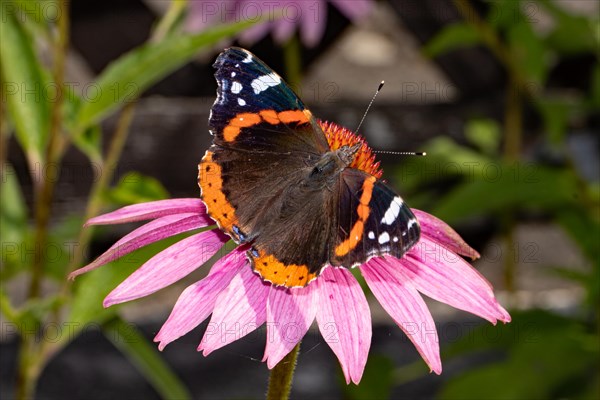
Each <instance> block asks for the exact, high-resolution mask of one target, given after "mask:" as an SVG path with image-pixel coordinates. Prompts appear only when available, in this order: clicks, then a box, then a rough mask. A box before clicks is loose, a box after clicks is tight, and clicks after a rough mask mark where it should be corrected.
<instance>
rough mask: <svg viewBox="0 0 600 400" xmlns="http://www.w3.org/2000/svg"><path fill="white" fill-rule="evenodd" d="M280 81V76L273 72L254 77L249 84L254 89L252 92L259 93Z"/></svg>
mask: <svg viewBox="0 0 600 400" xmlns="http://www.w3.org/2000/svg"><path fill="white" fill-rule="evenodd" d="M280 83H281V78H280V77H279V75H277V74H276V73H275V72H272V73H270V74H268V75H263V76H259V77H258V78H256V79H254V80H253V81H252V83H251V84H250V86H252V89H254V94H259V93H260V92H262V91H265V90H267V89H268V88H270V87H273V86H277V85H279V84H280Z"/></svg>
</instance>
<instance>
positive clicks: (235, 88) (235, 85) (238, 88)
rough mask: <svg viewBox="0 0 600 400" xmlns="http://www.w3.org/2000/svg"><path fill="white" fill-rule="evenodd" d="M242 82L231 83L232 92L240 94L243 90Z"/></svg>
mask: <svg viewBox="0 0 600 400" xmlns="http://www.w3.org/2000/svg"><path fill="white" fill-rule="evenodd" d="M242 87H243V86H242V84H241V83H239V82H233V83H232V84H231V93H234V94H238V93H239V92H241V91H242Z"/></svg>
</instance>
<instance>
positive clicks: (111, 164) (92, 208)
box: [63, 102, 136, 294]
mask: <svg viewBox="0 0 600 400" xmlns="http://www.w3.org/2000/svg"><path fill="white" fill-rule="evenodd" d="M135 104H136V102H132V103H129V104H127V105H126V106H125V107H123V111H122V112H121V115H120V116H119V120H118V122H117V127H116V129H115V133H114V135H113V137H112V141H111V142H110V146H109V149H108V153H107V155H106V158H105V159H104V161H103V163H102V166H103V171H102V174H101V175H100V178H99V179H98V180H97V181H96V182H95V183H94V186H93V187H92V190H91V193H90V197H89V200H88V204H87V207H86V210H85V220H86V221H87V220H88V219H90V218H91V217H93V216H94V215H96V214H98V212H99V211H100V207H101V206H102V193H103V192H104V190H106V188H107V187H108V185H109V183H110V181H111V179H112V177H113V175H114V172H115V169H116V167H117V164H118V162H119V158H121V153H122V152H123V148H124V147H125V142H126V141H127V137H128V136H129V127H130V125H131V121H132V119H133V114H134V111H135ZM91 236H92V229H90V228H87V229H81V230H80V231H79V237H78V238H77V243H78V244H79V248H80V249H85V248H86V247H87V245H88V243H89V240H90V239H91ZM83 256H84V254H83V251H77V252H75V254H74V256H73V258H72V260H71V263H70V265H69V268H68V270H67V274H68V273H70V272H72V271H73V270H74V269H75V268H77V267H78V266H79V265H80V264H81V262H82V260H83ZM67 286H68V281H67V280H65V286H64V288H66V287H67ZM63 294H66V293H63Z"/></svg>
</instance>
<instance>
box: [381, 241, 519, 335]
mask: <svg viewBox="0 0 600 400" xmlns="http://www.w3.org/2000/svg"><path fill="white" fill-rule="evenodd" d="M385 260H386V262H388V263H389V264H392V265H393V269H394V270H396V271H398V272H399V273H402V274H404V275H405V276H406V278H407V279H409V280H410V281H411V283H412V284H413V285H414V286H415V288H416V289H417V290H418V291H419V292H421V293H423V294H425V295H427V296H429V297H431V298H432V299H435V300H438V301H441V302H443V303H446V304H449V305H451V306H452V307H455V308H458V309H460V310H464V311H468V312H470V313H473V314H475V315H479V316H480V317H482V318H485V319H487V320H488V321H490V322H491V323H493V324H495V323H496V321H497V320H500V321H503V322H509V321H510V315H509V314H508V312H507V311H506V310H505V309H504V308H502V306H501V305H500V304H499V303H498V302H497V301H496V299H495V297H494V292H493V291H492V286H491V285H490V283H489V282H488V281H487V280H486V279H485V278H484V277H483V276H482V275H481V274H480V273H479V272H478V271H477V270H476V269H475V268H473V267H472V266H471V265H469V264H468V263H467V262H466V261H465V260H463V259H462V258H461V257H459V256H458V255H456V254H454V253H452V252H450V251H449V250H448V249H446V248H445V247H443V246H440V245H438V244H436V243H434V242H432V241H431V240H429V239H428V238H427V237H421V239H420V241H419V243H418V244H417V245H416V246H415V247H413V248H412V249H411V250H410V251H409V252H408V253H407V254H405V255H404V257H403V258H402V259H401V260H398V259H395V258H393V257H386V258H385Z"/></svg>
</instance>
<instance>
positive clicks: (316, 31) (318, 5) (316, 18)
mask: <svg viewBox="0 0 600 400" xmlns="http://www.w3.org/2000/svg"><path fill="white" fill-rule="evenodd" d="M301 4H302V6H303V7H302V20H301V21H300V23H301V26H302V29H301V31H300V35H301V37H302V43H304V45H305V46H307V47H315V46H316V45H317V44H319V41H320V40H321V38H322V37H323V33H324V32H325V26H326V22H327V4H326V3H325V1H324V0H318V1H310V2H307V1H304V2H302V3H301Z"/></svg>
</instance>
